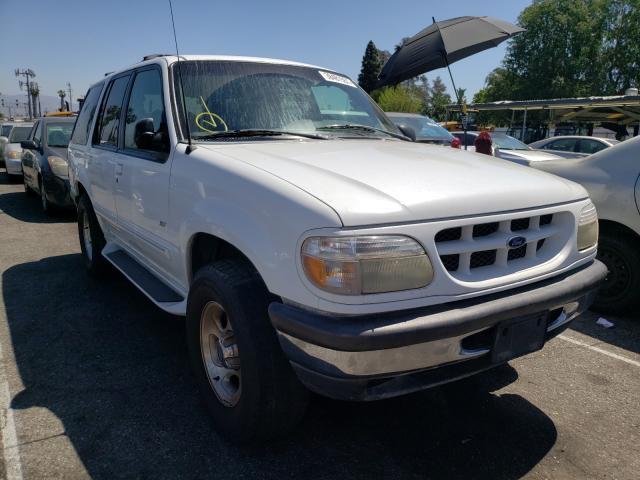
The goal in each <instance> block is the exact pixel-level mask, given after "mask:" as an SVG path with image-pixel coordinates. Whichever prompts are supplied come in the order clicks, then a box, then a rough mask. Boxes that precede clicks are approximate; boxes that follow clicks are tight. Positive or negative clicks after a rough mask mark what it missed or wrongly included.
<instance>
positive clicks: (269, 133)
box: [193, 128, 327, 141]
mask: <svg viewBox="0 0 640 480" xmlns="http://www.w3.org/2000/svg"><path fill="white" fill-rule="evenodd" d="M280 135H291V136H295V137H304V138H314V139H319V140H327V137H326V136H325V135H317V134H315V133H303V132H289V131H286V130H267V129H258V128H241V129H238V130H227V131H226V132H219V133H211V134H209V135H202V136H198V137H194V138H193V140H196V141H197V140H213V139H216V138H240V137H277V136H280Z"/></svg>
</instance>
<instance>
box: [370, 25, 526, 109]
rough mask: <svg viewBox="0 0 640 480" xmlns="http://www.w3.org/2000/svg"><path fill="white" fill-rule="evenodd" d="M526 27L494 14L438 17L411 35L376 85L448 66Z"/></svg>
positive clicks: (381, 73) (399, 80)
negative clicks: (439, 20)
mask: <svg viewBox="0 0 640 480" xmlns="http://www.w3.org/2000/svg"><path fill="white" fill-rule="evenodd" d="M523 31H524V29H523V28H520V27H517V26H515V25H513V24H511V23H509V22H504V21H502V20H499V19H497V18H492V17H457V18H452V19H449V20H443V21H441V22H436V21H435V19H434V20H433V24H432V25H429V26H428V27H427V28H425V29H424V30H422V31H420V32H419V33H417V34H416V35H414V36H413V37H411V38H410V39H409V40H408V41H407V42H406V43H405V44H404V45H402V47H400V48H399V49H398V50H397V51H396V52H395V53H394V54H393V55H392V56H391V58H390V59H389V61H388V62H387V63H386V64H385V65H384V67H383V68H382V72H380V75H379V77H378V84H377V86H376V87H377V88H380V87H384V86H386V85H397V84H398V83H400V82H402V81H404V80H407V79H409V78H413V77H417V76H418V75H421V74H423V73H425V72H430V71H431V70H436V69H438V68H443V67H447V68H448V67H449V64H451V63H453V62H457V61H458V60H462V59H463V58H466V57H469V56H471V55H473V54H474V53H478V52H481V51H483V50H487V49H488V48H491V47H495V46H497V45H499V44H500V43H501V42H504V41H505V40H506V39H508V38H509V37H510V36H512V35H514V34H516V33H519V32H523ZM449 74H451V72H449ZM451 81H452V82H453V78H451ZM454 88H455V84H454ZM456 96H457V91H456Z"/></svg>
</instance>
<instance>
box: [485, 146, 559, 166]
mask: <svg viewBox="0 0 640 480" xmlns="http://www.w3.org/2000/svg"><path fill="white" fill-rule="evenodd" d="M498 157H500V158H504V159H505V160H511V161H514V162H518V161H519V162H520V163H524V164H528V163H529V162H541V161H546V160H560V159H561V157H559V156H558V155H555V154H553V153H547V152H543V151H540V150H506V149H505V150H502V149H499V150H498Z"/></svg>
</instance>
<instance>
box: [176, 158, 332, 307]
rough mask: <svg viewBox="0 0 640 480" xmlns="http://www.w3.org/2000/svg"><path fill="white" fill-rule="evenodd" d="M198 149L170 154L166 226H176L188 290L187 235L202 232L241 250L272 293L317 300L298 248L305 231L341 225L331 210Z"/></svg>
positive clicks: (181, 270)
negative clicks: (301, 271) (304, 277)
mask: <svg viewBox="0 0 640 480" xmlns="http://www.w3.org/2000/svg"><path fill="white" fill-rule="evenodd" d="M200 150H201V149H197V150H195V151H194V152H193V153H191V154H190V155H188V156H187V155H184V154H182V152H176V156H175V157H174V158H175V163H174V166H173V168H172V178H171V187H170V191H171V193H170V197H171V198H170V210H171V214H170V216H171V219H172V220H171V222H170V225H175V226H177V227H178V228H177V231H176V232H175V233H176V237H177V238H178V239H179V249H180V258H179V261H178V263H177V264H176V265H175V268H176V273H177V275H178V277H181V278H182V279H183V281H184V284H185V285H186V286H187V288H188V285H189V284H190V280H191V275H192V272H190V271H189V270H190V268H191V244H192V242H193V238H194V236H195V235H196V234H198V233H207V234H210V235H213V236H215V237H218V238H220V239H222V240H224V241H226V242H228V243H229V244H231V245H233V246H234V247H235V248H237V249H238V250H240V252H242V253H243V254H244V255H245V256H246V257H247V258H248V259H249V260H250V261H251V262H252V263H253V265H254V266H255V268H256V269H257V270H258V272H259V273H260V275H261V276H262V279H263V280H264V282H265V284H266V285H267V288H268V289H269V291H271V292H272V293H274V294H276V295H279V296H282V297H286V298H289V299H298V300H300V299H302V298H304V299H305V301H306V302H311V303H312V304H313V303H315V302H316V301H317V299H316V298H315V297H314V296H313V295H312V294H311V292H309V290H308V289H307V288H306V287H305V286H304V285H302V283H301V282H300V279H299V276H298V272H297V262H296V258H297V255H298V245H297V243H298V240H299V238H300V236H301V235H302V233H303V232H305V231H307V230H310V229H313V228H322V227H321V226H324V225H330V226H331V227H334V228H335V227H340V226H342V223H341V221H340V218H339V217H338V215H337V214H336V212H335V211H334V210H333V209H331V208H330V207H329V206H327V205H326V204H324V203H323V202H321V201H320V200H318V199H316V198H315V197H313V196H311V195H309V194H308V193H306V192H304V191H303V190H301V189H299V188H297V187H295V186H294V185H291V184H289V183H288V182H285V181H284V180H282V179H280V178H278V177H276V176H274V175H272V174H270V173H268V172H265V171H263V170H261V169H258V168H256V167H254V166H252V165H248V164H245V163H243V162H239V161H227V160H226V159H224V164H221V163H218V162H217V161H216V160H217V159H214V158H211V155H210V153H209V154H207V155H206V156H205V152H202V153H200ZM202 150H204V149H202ZM200 155H201V156H202V157H201V158H199V156H200ZM307 304H309V303H307Z"/></svg>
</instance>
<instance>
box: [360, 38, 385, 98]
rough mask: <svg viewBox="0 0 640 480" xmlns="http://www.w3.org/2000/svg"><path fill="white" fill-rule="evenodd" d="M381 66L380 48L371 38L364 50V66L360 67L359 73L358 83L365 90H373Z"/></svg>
mask: <svg viewBox="0 0 640 480" xmlns="http://www.w3.org/2000/svg"><path fill="white" fill-rule="evenodd" d="M381 68H382V64H381V63H380V55H379V53H378V49H377V48H376V45H375V44H374V43H373V41H371V40H370V41H369V43H368V44H367V48H366V49H365V51H364V56H363V57H362V68H361V69H360V75H358V84H359V85H360V86H361V87H362V89H363V90H364V91H365V92H367V93H371V92H372V91H373V89H374V88H375V86H376V83H377V82H378V75H379V74H380V69H381Z"/></svg>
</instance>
